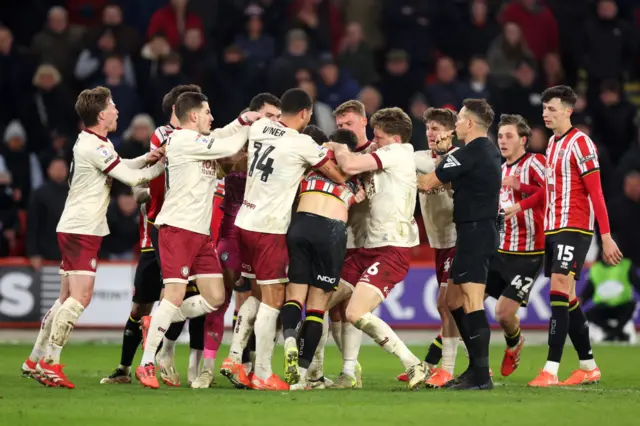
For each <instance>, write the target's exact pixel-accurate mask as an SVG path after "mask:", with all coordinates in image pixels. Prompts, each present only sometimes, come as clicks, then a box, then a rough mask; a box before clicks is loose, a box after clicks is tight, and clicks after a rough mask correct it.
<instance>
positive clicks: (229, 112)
mask: <svg viewBox="0 0 640 426" xmlns="http://www.w3.org/2000/svg"><path fill="white" fill-rule="evenodd" d="M255 76H256V72H255V71H254V70H253V69H252V67H251V64H249V63H248V62H247V61H246V60H245V58H244V53H243V51H242V49H240V48H239V47H238V46H234V45H231V46H229V47H227V48H226V49H225V50H224V54H223V57H222V62H221V63H220V65H219V66H218V69H217V70H216V72H215V77H214V78H213V79H211V82H212V84H213V88H212V89H209V87H211V86H205V87H204V89H203V90H204V91H205V93H210V94H211V97H210V99H209V104H210V105H211V113H212V114H213V116H214V117H215V119H216V121H217V123H218V124H219V125H220V126H224V125H226V124H227V123H229V122H231V121H233V119H234V118H236V117H237V116H238V113H239V112H240V111H242V110H243V109H244V108H245V107H246V106H247V105H249V102H250V101H251V98H252V97H253V95H255V93H256V90H255V80H254V79H255Z"/></svg>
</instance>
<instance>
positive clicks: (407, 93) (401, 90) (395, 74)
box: [378, 49, 422, 111]
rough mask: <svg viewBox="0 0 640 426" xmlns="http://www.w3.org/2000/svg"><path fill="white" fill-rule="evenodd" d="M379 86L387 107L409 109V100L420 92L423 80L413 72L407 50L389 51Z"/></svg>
mask: <svg viewBox="0 0 640 426" xmlns="http://www.w3.org/2000/svg"><path fill="white" fill-rule="evenodd" d="M378 87H379V88H380V94H381V95H382V102H383V105H384V106H385V107H387V106H388V107H394V106H397V107H400V108H402V109H403V110H405V111H407V110H408V109H409V100H410V99H411V97H412V96H413V95H415V94H416V93H419V92H420V90H421V89H422V81H421V79H420V78H418V77H416V76H415V75H414V74H413V73H412V72H411V69H410V66H409V55H408V54H407V52H405V51H404V50H397V49H394V50H391V51H389V53H387V56H386V62H385V70H384V72H383V73H382V76H381V77H380V82H379V83H378Z"/></svg>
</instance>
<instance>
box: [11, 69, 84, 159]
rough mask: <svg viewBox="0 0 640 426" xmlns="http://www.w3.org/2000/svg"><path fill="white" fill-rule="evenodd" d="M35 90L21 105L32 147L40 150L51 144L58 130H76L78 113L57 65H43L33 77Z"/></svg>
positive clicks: (66, 132) (72, 131) (67, 132)
mask: <svg viewBox="0 0 640 426" xmlns="http://www.w3.org/2000/svg"><path fill="white" fill-rule="evenodd" d="M33 87H34V88H35V93H33V94H31V95H28V96H26V97H25V100H24V101H23V103H22V105H21V108H20V109H21V117H22V120H21V121H22V122H23V123H24V125H25V128H26V129H27V139H28V140H29V150H30V151H32V152H39V151H41V150H44V149H46V148H48V147H49V144H50V141H51V135H52V132H53V131H54V130H57V131H58V132H61V133H63V134H72V133H74V130H75V129H74V123H75V121H76V113H75V111H74V103H75V101H74V99H73V95H72V92H71V90H70V89H69V87H67V86H66V85H65V84H64V83H63V81H62V76H61V75H60V72H58V70H57V69H56V68H55V67H54V66H53V65H40V66H39V67H38V70H37V71H36V73H35V74H34V76H33Z"/></svg>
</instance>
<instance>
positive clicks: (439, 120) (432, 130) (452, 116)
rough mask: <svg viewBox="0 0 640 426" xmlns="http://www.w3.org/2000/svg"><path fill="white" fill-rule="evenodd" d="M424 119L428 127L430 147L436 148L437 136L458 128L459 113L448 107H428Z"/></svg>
mask: <svg viewBox="0 0 640 426" xmlns="http://www.w3.org/2000/svg"><path fill="white" fill-rule="evenodd" d="M422 119H423V121H424V124H425V126H426V128H427V142H428V143H429V149H436V138H437V137H438V135H440V134H441V133H443V132H449V131H451V130H453V129H455V128H456V120H457V119H458V114H456V112H455V111H452V110H450V109H448V108H427V110H426V111H425V112H424V115H423V116H422Z"/></svg>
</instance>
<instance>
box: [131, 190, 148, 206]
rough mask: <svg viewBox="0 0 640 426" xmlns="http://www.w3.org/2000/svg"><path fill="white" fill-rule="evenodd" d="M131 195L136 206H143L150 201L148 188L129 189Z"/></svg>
mask: <svg viewBox="0 0 640 426" xmlns="http://www.w3.org/2000/svg"><path fill="white" fill-rule="evenodd" d="M131 193H132V194H133V198H134V199H135V200H136V203H138V204H144V203H146V202H147V201H149V200H150V199H151V192H150V191H149V188H145V187H141V186H134V187H133V188H131Z"/></svg>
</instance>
